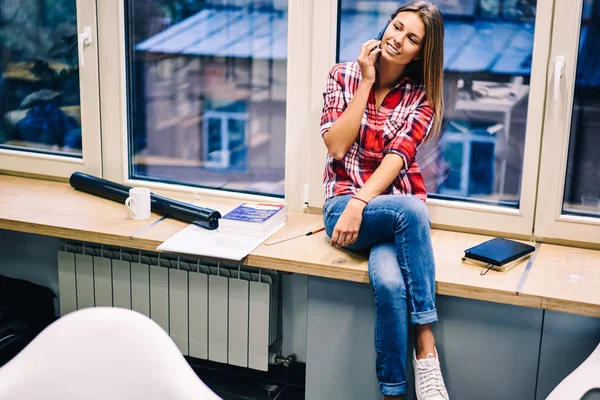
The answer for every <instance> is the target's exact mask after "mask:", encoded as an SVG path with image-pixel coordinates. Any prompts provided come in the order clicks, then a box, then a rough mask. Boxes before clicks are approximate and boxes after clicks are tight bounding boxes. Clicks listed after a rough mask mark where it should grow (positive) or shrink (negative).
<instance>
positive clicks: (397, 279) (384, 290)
mask: <svg viewBox="0 0 600 400" xmlns="http://www.w3.org/2000/svg"><path fill="white" fill-rule="evenodd" d="M397 257H398V256H397V253H396V245H395V244H394V243H382V244H378V245H375V246H373V247H372V248H371V254H370V256H369V273H370V277H371V283H372V285H373V289H374V290H375V291H376V294H377V295H381V296H385V297H395V296H400V297H406V284H405V281H404V277H403V276H402V270H401V269H400V265H399V264H398V258H397Z"/></svg>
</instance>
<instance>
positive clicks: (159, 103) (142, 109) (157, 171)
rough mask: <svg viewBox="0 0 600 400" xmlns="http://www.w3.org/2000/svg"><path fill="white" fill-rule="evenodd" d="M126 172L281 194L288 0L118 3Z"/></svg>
mask: <svg viewBox="0 0 600 400" xmlns="http://www.w3.org/2000/svg"><path fill="white" fill-rule="evenodd" d="M127 3H128V8H127V19H126V21H127V24H126V31H127V39H128V40H127V51H126V53H127V64H128V83H129V84H128V87H129V95H128V100H129V105H128V106H129V107H128V108H129V124H128V125H129V142H130V172H129V176H130V178H132V179H145V180H155V181H160V182H170V183H179V184H185V185H191V186H198V187H206V188H213V189H221V190H226V191H238V192H247V193H257V194H266V195H272V196H280V197H282V196H283V194H284V179H285V119H286V118H285V106H286V80H287V75H286V74H287V29H288V21H287V2H283V1H261V2H257V1H250V0H249V1H236V2H231V1H196V2H189V1H177V0H168V1H152V0H130V1H128V2H127Z"/></svg>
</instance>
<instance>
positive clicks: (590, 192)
mask: <svg viewBox="0 0 600 400" xmlns="http://www.w3.org/2000/svg"><path fill="white" fill-rule="evenodd" d="M599 22H600V1H597V0H586V1H585V2H584V7H583V17H582V21H581V35H580V41H579V58H578V61H577V73H576V78H575V97H574V100H573V115H572V119H571V135H570V140H569V158H568V161H567V171H566V179H565V196H564V202H563V211H564V212H565V213H567V214H579V215H587V216H594V217H600V156H599V155H598V150H599V149H600V134H599V132H600V99H599V98H598V92H597V91H598V90H599V89H600V74H598V71H600V58H599V57H598V55H599V54H600V24H599Z"/></svg>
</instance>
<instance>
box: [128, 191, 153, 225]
mask: <svg viewBox="0 0 600 400" xmlns="http://www.w3.org/2000/svg"><path fill="white" fill-rule="evenodd" d="M125 205H126V206H127V208H129V211H130V213H129V216H130V217H131V219H139V220H141V219H148V218H150V189H148V188H143V187H137V188H131V189H129V197H128V198H127V200H125Z"/></svg>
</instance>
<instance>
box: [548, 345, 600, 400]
mask: <svg viewBox="0 0 600 400" xmlns="http://www.w3.org/2000/svg"><path fill="white" fill-rule="evenodd" d="M592 389H600V345H598V347H596V350H594V351H593V352H592V354H591V355H590V356H589V357H588V358H587V360H585V361H584V362H583V364H581V365H580V366H579V367H577V369H575V371H573V372H571V374H569V376H567V377H566V378H565V379H563V380H562V382H561V383H560V384H559V385H558V386H557V387H555V388H554V390H553V391H552V393H550V395H549V396H548V397H547V398H546V400H580V399H581V398H582V397H583V396H584V395H585V394H586V393H587V392H589V391H590V390H592Z"/></svg>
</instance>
